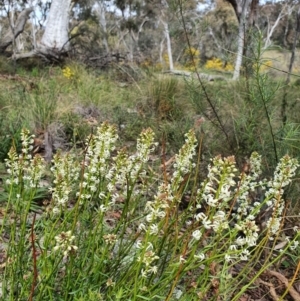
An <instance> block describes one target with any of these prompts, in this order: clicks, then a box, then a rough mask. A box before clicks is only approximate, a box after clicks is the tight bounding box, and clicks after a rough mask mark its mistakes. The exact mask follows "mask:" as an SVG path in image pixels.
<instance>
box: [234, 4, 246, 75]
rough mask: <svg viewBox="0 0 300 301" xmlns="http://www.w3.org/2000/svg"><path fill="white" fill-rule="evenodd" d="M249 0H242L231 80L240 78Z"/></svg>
mask: <svg viewBox="0 0 300 301" xmlns="http://www.w3.org/2000/svg"><path fill="white" fill-rule="evenodd" d="M250 1H251V0H243V3H242V10H241V14H240V22H239V36H238V51H237V57H236V61H235V67H234V72H233V78H232V79H233V80H237V79H238V78H239V77H240V69H241V66H242V61H243V50H244V43H245V30H246V14H247V10H248V7H249V4H250Z"/></svg>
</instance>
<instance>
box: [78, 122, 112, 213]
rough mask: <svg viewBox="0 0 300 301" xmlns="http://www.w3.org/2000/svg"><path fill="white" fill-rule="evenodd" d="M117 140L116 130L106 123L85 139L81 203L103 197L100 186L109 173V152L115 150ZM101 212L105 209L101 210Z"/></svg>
mask: <svg viewBox="0 0 300 301" xmlns="http://www.w3.org/2000/svg"><path fill="white" fill-rule="evenodd" d="M117 139H118V135H117V130H116V128H115V127H114V126H113V125H110V124H109V123H107V122H104V123H103V124H102V125H101V126H100V127H98V128H97V130H96V133H95V134H94V135H91V136H90V137H89V138H88V139H87V142H86V145H87V149H86V154H85V165H86V166H85V168H84V174H83V181H82V183H81V186H82V191H81V194H80V202H81V203H84V201H85V200H91V199H92V198H93V197H97V196H99V199H100V201H101V199H103V198H104V197H105V193H104V192H103V191H102V189H103V188H102V187H101V186H103V181H104V179H105V177H106V176H107V174H108V172H109V169H110V158H111V152H112V151H113V150H114V149H115V143H116V141H117ZM78 196H79V192H78ZM102 205H103V204H102ZM103 210H105V209H104V208H103Z"/></svg>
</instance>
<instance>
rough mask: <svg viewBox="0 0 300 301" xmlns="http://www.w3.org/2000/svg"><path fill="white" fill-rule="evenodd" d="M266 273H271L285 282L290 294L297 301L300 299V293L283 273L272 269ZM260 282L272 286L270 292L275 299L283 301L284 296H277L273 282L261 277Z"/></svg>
mask: <svg viewBox="0 0 300 301" xmlns="http://www.w3.org/2000/svg"><path fill="white" fill-rule="evenodd" d="M266 273H267V274H269V275H270V276H274V277H276V278H277V279H278V280H279V281H281V282H282V283H283V284H284V286H285V287H286V289H287V290H288V292H289V294H290V296H291V297H292V298H293V299H294V300H295V301H300V294H299V293H298V292H297V291H296V290H295V289H294V287H293V286H292V285H291V283H290V282H289V280H288V279H287V278H286V277H285V276H283V275H282V274H280V273H278V272H275V271H271V270H268V271H266ZM259 282H260V283H262V284H264V285H267V286H269V287H270V294H271V296H272V298H273V300H274V301H279V300H280V301H282V300H283V298H282V297H278V296H277V294H276V291H275V288H274V286H273V284H271V283H269V282H265V281H263V280H261V279H259Z"/></svg>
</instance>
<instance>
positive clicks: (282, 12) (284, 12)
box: [264, 3, 289, 49]
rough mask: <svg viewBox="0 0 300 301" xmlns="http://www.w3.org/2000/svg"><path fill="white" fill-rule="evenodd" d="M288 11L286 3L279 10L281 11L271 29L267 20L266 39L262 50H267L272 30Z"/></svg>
mask: <svg viewBox="0 0 300 301" xmlns="http://www.w3.org/2000/svg"><path fill="white" fill-rule="evenodd" d="M288 11H289V10H288V4H287V3H286V4H285V5H284V6H283V7H282V9H281V11H280V13H279V15H278V17H277V19H276V21H275V22H274V24H273V26H272V27H271V28H270V24H269V19H268V30H267V37H266V39H265V45H264V49H266V48H268V47H269V46H270V45H271V37H272V35H273V33H274V30H275V28H276V27H277V26H278V24H279V21H280V20H281V19H282V18H283V17H284V16H285V15H287V14H288Z"/></svg>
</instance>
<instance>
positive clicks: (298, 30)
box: [281, 7, 300, 125]
mask: <svg viewBox="0 0 300 301" xmlns="http://www.w3.org/2000/svg"><path fill="white" fill-rule="evenodd" d="M299 37H300V7H299V8H298V12H297V17H296V33H295V37H294V43H293V48H292V54H291V59H290V64H289V70H288V74H287V78H286V82H285V87H284V94H283V100H282V104H281V118H282V123H283V125H286V122H287V114H286V110H287V106H288V103H287V93H288V88H289V83H290V77H291V73H292V70H293V66H294V62H295V52H296V47H297V43H298V40H299Z"/></svg>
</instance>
